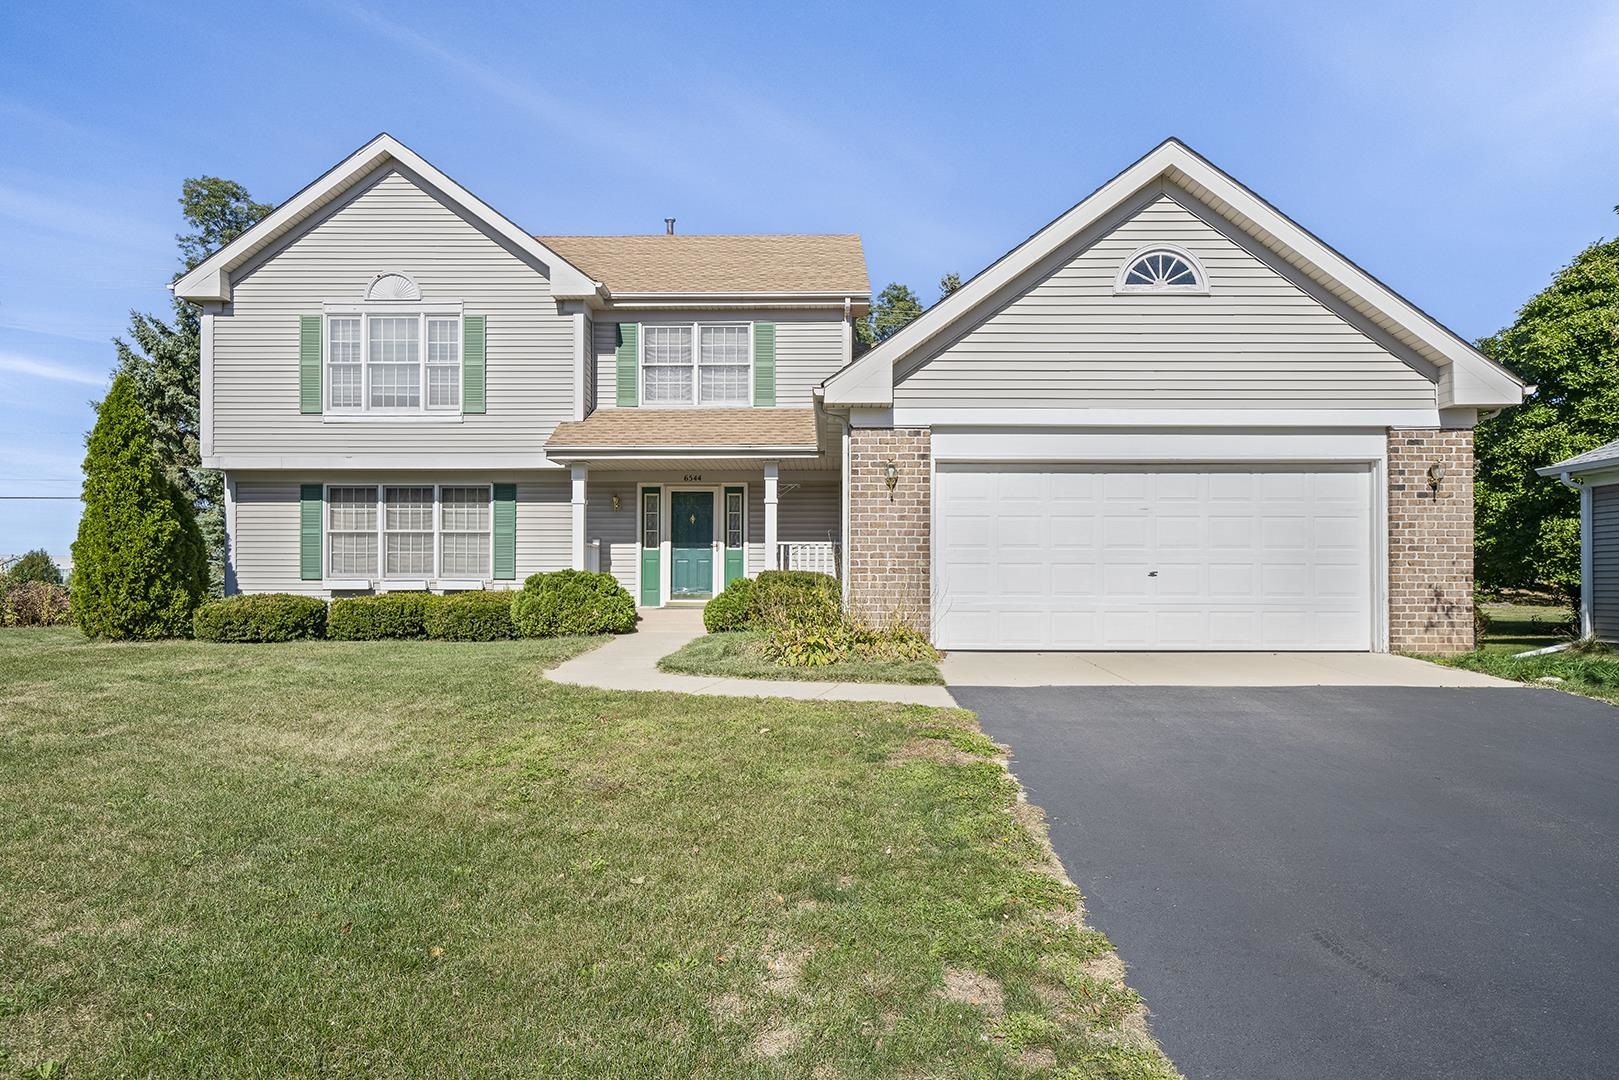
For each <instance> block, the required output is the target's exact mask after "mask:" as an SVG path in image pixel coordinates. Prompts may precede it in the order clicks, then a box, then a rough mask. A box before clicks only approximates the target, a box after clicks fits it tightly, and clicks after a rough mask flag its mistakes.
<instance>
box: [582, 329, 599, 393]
mask: <svg viewBox="0 0 1619 1080" xmlns="http://www.w3.org/2000/svg"><path fill="white" fill-rule="evenodd" d="M595 411H596V322H595V320H594V319H592V318H591V317H590V316H589V315H586V316H585V408H584V414H585V415H586V416H589V415H590V414H591V413H593V412H595Z"/></svg>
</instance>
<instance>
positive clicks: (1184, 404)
mask: <svg viewBox="0 0 1619 1080" xmlns="http://www.w3.org/2000/svg"><path fill="white" fill-rule="evenodd" d="M1183 197H1184V198H1187V199H1188V200H1190V197H1189V196H1183ZM1159 243H1163V244H1172V245H1175V246H1178V247H1182V248H1185V249H1186V250H1188V251H1190V252H1191V253H1192V254H1193V255H1195V256H1196V257H1197V258H1198V259H1199V260H1200V261H1201V262H1202V264H1203V267H1204V269H1205V270H1206V272H1207V274H1208V278H1209V286H1210V295H1207V296H1203V295H1188V294H1178V295H1176V294H1157V295H1152V294H1141V293H1133V294H1123V295H1116V294H1115V292H1114V285H1115V281H1116V277H1117V274H1118V271H1119V268H1120V266H1121V265H1123V263H1124V262H1125V261H1126V260H1127V259H1129V257H1130V256H1131V255H1132V254H1133V253H1135V252H1136V251H1138V250H1139V249H1141V248H1143V247H1146V246H1148V245H1151V244H1159ZM1434 403H1435V390H1434V383H1433V382H1432V381H1430V380H1429V378H1428V377H1427V376H1426V375H1425V374H1424V373H1423V372H1422V371H1420V370H1418V369H1417V368H1416V367H1414V366H1413V365H1411V364H1408V363H1406V362H1405V360H1404V359H1402V358H1401V357H1399V356H1396V355H1393V354H1391V353H1390V352H1388V351H1386V350H1385V349H1384V348H1383V347H1381V346H1380V345H1379V344H1378V343H1377V342H1376V341H1374V340H1373V339H1372V338H1371V337H1369V336H1368V335H1367V334H1366V333H1364V332H1362V330H1361V329H1359V328H1357V327H1356V326H1354V325H1352V324H1351V323H1349V322H1348V321H1346V320H1345V319H1344V318H1342V317H1340V316H1339V315H1338V314H1337V313H1336V312H1335V311H1334V310H1333V309H1331V308H1329V307H1328V306H1327V305H1326V304H1325V303H1323V302H1322V301H1321V300H1319V299H1317V298H1316V297H1315V296H1314V295H1312V294H1311V293H1310V292H1307V291H1306V290H1305V289H1303V288H1301V287H1300V286H1299V285H1297V284H1295V283H1294V282H1293V281H1292V280H1290V278H1288V277H1286V276H1284V275H1283V274H1282V273H1280V272H1278V270H1277V269H1275V268H1273V266H1272V265H1271V264H1270V263H1269V262H1267V261H1266V260H1265V259H1261V258H1260V257H1259V256H1257V255H1255V254H1254V253H1252V252H1251V251H1249V250H1248V248H1246V247H1244V246H1243V245H1241V244H1238V243H1237V242H1236V241H1234V240H1233V239H1232V238H1231V237H1229V236H1227V235H1226V234H1225V233H1223V232H1221V231H1220V230H1218V229H1216V228H1215V227H1214V226H1212V225H1210V224H1209V223H1208V222H1207V221H1205V220H1204V219H1203V218H1202V217H1200V216H1199V215H1197V214H1195V213H1193V212H1192V211H1191V210H1190V209H1188V208H1187V206H1184V205H1182V204H1181V203H1180V202H1177V201H1176V199H1174V198H1171V197H1169V196H1167V195H1162V196H1160V197H1158V198H1157V199H1156V200H1154V201H1151V202H1149V203H1148V204H1147V205H1145V206H1144V207H1143V208H1142V209H1141V210H1139V211H1138V212H1137V213H1136V214H1134V215H1133V216H1132V217H1130V218H1128V219H1126V220H1125V221H1123V222H1122V223H1121V224H1120V225H1118V226H1117V227H1116V228H1114V229H1113V230H1112V231H1111V232H1109V233H1107V234H1105V235H1103V236H1102V237H1101V238H1100V239H1099V240H1097V241H1096V242H1095V243H1093V244H1091V245H1090V246H1089V247H1087V248H1085V249H1084V250H1081V251H1079V252H1078V253H1077V254H1075V255H1073V256H1072V257H1071V258H1070V259H1069V260H1068V261H1067V262H1066V263H1064V264H1063V265H1061V266H1059V267H1058V268H1057V269H1056V270H1055V271H1054V272H1052V273H1050V274H1049V275H1048V276H1046V277H1044V278H1043V279H1041V280H1039V281H1037V282H1035V283H1034V284H1033V285H1032V287H1030V288H1027V289H1026V290H1025V291H1023V292H1022V293H1021V294H1020V295H1018V296H1017V297H1015V298H1014V299H1012V300H1011V301H1010V302H1009V303H1006V304H1005V305H1004V306H1002V307H1001V308H1000V309H999V310H997V311H995V312H994V313H993V314H991V315H989V316H988V317H987V318H985V319H983V320H981V321H980V322H978V323H977V324H976V325H974V326H972V327H971V328H970V329H968V330H966V332H965V333H962V334H960V335H958V336H957V337H956V338H955V339H954V340H953V341H951V342H949V343H947V344H945V345H943V346H942V347H941V348H939V349H938V350H937V351H936V352H934V353H933V354H932V355H931V356H930V357H927V358H925V359H924V360H923V361H921V362H920V365H919V366H912V367H911V368H910V369H909V370H908V371H907V372H904V373H902V374H901V376H900V379H899V381H898V382H897V384H896V386H895V390H894V404H895V405H896V406H898V407H905V406H911V407H916V406H931V407H954V408H972V407H988V408H1031V409H1034V408H1053V407H1061V406H1064V405H1067V406H1077V407H1088V408H1132V407H1141V408H1148V407H1150V408H1174V409H1198V408H1208V409H1216V408H1219V409H1232V408H1273V409H1274V408H1301V409H1369V408H1380V407H1381V408H1424V407H1427V408H1431V407H1433V405H1434Z"/></svg>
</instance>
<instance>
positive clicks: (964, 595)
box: [934, 462, 1375, 650]
mask: <svg viewBox="0 0 1619 1080" xmlns="http://www.w3.org/2000/svg"><path fill="white" fill-rule="evenodd" d="M1372 475H1373V469H1372V466H1371V465H1370V464H1332V465H1323V464H1315V465H1282V464H1278V465H1269V464H1267V465H1264V466H1255V465H1253V464H1232V465H1219V464H1197V465H1126V464H1101V465H1094V464H1092V465H1087V464H1054V463H1029V464H1019V465H1007V464H993V463H971V462H965V463H940V464H939V465H938V467H937V474H936V479H935V483H936V485H937V487H936V492H935V521H934V559H935V568H934V582H935V605H936V606H935V611H934V619H935V634H936V637H937V643H938V645H939V646H940V647H941V648H946V649H1231V650H1239V649H1322V650H1364V649H1370V648H1371V647H1372V643H1373V640H1374V637H1373V622H1372V611H1373V603H1372V596H1373V592H1374V588H1375V581H1374V576H1373V570H1372V568H1373V555H1372V552H1373V524H1372V523H1373V517H1374V509H1375V508H1374V503H1373V498H1372V493H1373V485H1372Z"/></svg>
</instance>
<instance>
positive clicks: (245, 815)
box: [0, 630, 1174, 1078]
mask: <svg viewBox="0 0 1619 1080" xmlns="http://www.w3.org/2000/svg"><path fill="white" fill-rule="evenodd" d="M590 644H591V642H590V641H588V640H569V641H513V642H500V643H492V644H477V645H473V644H452V643H436V642H353V643H349V642H307V643H294V644H286V645H246V646H232V645H208V644H200V643H190V642H173V643H160V644H123V645H119V644H91V643H87V642H85V641H84V640H83V639H82V638H80V637H79V636H78V634H77V633H76V632H75V631H73V630H40V631H24V630H12V631H5V632H0V747H3V748H4V749H3V751H0V1075H13V1074H16V1075H29V1076H36V1075H37V1076H44V1075H62V1076H66V1077H92V1076H163V1077H204V1076H208V1077H212V1076H222V1075H226V1076H241V1077H287V1076H315V1075H320V1076H356V1077H358V1076H364V1077H376V1076H401V1077H404V1076H410V1077H414V1076H445V1075H464V1076H494V1075H499V1076H512V1075H522V1076H584V1075H588V1076H623V1077H639V1076H687V1075H703V1076H816V1077H867V1076H870V1077H877V1076H1017V1075H1031V1074H1032V1075H1045V1076H1053V1077H1055V1076H1064V1077H1116V1078H1149V1077H1167V1076H1172V1075H1174V1073H1173V1070H1172V1068H1171V1067H1170V1066H1169V1065H1168V1063H1167V1062H1165V1061H1164V1060H1163V1058H1162V1057H1161V1055H1159V1054H1158V1052H1157V1051H1156V1050H1155V1049H1154V1048H1153V1047H1152V1044H1151V1042H1150V1039H1149V1038H1148V1037H1147V1036H1146V1035H1145V1032H1144V1031H1143V1029H1142V1028H1141V1025H1140V1013H1139V1009H1138V999H1137V998H1136V997H1135V995H1134V994H1133V993H1132V992H1131V991H1130V990H1128V989H1127V988H1126V987H1125V986H1124V984H1123V983H1122V982H1120V981H1119V978H1118V973H1119V970H1120V969H1119V967H1118V961H1117V958H1116V956H1115V954H1114V953H1113V952H1112V949H1111V947H1110V946H1109V945H1108V944H1107V942H1106V941H1105V940H1104V939H1103V938H1102V937H1101V936H1100V935H1099V934H1096V933H1094V932H1092V931H1090V930H1088V929H1085V928H1084V927H1083V926H1082V925H1081V924H1080V923H1079V920H1078V917H1077V915H1076V914H1075V904H1076V902H1077V899H1078V898H1077V894H1076V893H1075V892H1074V891H1073V889H1072V887H1071V886H1069V885H1067V884H1066V883H1065V882H1064V881H1063V880H1062V879H1061V878H1060V877H1058V876H1054V874H1053V873H1052V872H1051V870H1050V869H1049V866H1050V864H1049V862H1048V861H1047V854H1046V849H1045V848H1044V847H1043V845H1042V844H1041V843H1040V841H1039V837H1038V834H1037V832H1036V831H1035V830H1036V828H1037V826H1035V825H1034V824H1033V823H1032V820H1031V818H1030V816H1029V814H1028V812H1027V808H1026V807H1023V806H1020V804H1018V802H1017V801H1016V788H1015V785H1014V784H1013V782H1012V781H1011V779H1010V778H1009V777H1008V776H1007V774H1006V772H1005V771H1004V769H1003V768H1002V767H1001V765H1000V764H999V763H998V762H996V761H994V760H991V759H990V758H989V757H988V756H987V755H988V754H989V753H990V752H991V751H992V750H993V747H992V746H991V745H990V744H989V743H988V741H987V740H986V739H985V738H984V737H983V736H982V735H981V734H979V733H978V731H977V728H976V726H975V725H974V723H973V722H972V719H971V717H970V716H969V715H968V714H965V713H961V712H957V711H947V710H930V709H924V708H920V707H915V706H898V705H877V704H871V705H866V704H843V703H820V702H817V703H810V702H788V701H758V700H747V699H735V698H723V699H722V698H693V697H686V696H679V695H669V694H627V693H609V692H602V691H594V690H587V689H583V688H577V687H570V686H562V685H558V684H553V683H548V682H546V681H545V680H544V679H543V678H542V676H541V672H542V670H543V669H544V668H546V667H548V666H550V665H552V664H554V663H556V662H557V661H559V660H560V659H562V658H563V657H565V656H567V655H570V654H572V653H575V652H577V651H578V650H580V649H582V648H585V647H588V646H589V645H590ZM50 1062H59V1063H62V1064H61V1065H60V1066H59V1067H53V1066H51V1065H49V1064H48V1063H50ZM53 1068H54V1072H53Z"/></svg>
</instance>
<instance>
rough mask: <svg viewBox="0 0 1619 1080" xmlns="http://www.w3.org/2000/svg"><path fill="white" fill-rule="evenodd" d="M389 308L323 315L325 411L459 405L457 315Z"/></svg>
mask: <svg viewBox="0 0 1619 1080" xmlns="http://www.w3.org/2000/svg"><path fill="white" fill-rule="evenodd" d="M390 308H391V309H390V310H388V311H386V312H361V313H357V314H352V315H351V314H333V315H328V316H327V318H326V342H327V344H326V386H327V391H326V408H327V411H329V412H348V413H362V412H365V413H420V412H455V411H459V410H460V408H461V317H460V316H459V315H448V314H434V313H432V312H429V311H408V310H407V311H400V310H397V309H392V307H391V306H390Z"/></svg>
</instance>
